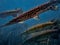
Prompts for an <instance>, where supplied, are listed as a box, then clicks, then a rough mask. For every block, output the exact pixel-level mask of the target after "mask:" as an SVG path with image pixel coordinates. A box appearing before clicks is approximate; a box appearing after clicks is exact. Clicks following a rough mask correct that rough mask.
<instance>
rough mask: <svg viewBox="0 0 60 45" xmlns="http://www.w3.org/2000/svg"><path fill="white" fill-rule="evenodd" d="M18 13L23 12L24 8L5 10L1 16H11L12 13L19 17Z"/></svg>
mask: <svg viewBox="0 0 60 45" xmlns="http://www.w3.org/2000/svg"><path fill="white" fill-rule="evenodd" d="M18 13H19V14H21V13H23V11H22V9H16V10H9V11H5V12H1V13H0V17H1V18H4V17H7V16H10V15H11V16H13V17H17V14H18Z"/></svg>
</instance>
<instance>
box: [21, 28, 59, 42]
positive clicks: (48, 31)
mask: <svg viewBox="0 0 60 45" xmlns="http://www.w3.org/2000/svg"><path fill="white" fill-rule="evenodd" d="M55 32H58V29H47V30H43V31H39V32H34V33H30V34H26V35H25V34H22V38H24V37H23V35H24V36H25V39H24V41H23V43H25V42H27V41H29V40H31V39H33V38H36V37H38V36H40V37H42V36H45V35H50V34H52V33H55Z"/></svg>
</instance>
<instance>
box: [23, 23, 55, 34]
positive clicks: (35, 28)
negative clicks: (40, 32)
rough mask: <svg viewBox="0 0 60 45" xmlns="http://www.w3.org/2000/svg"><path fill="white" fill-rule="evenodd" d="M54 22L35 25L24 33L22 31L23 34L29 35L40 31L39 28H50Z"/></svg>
mask: <svg viewBox="0 0 60 45" xmlns="http://www.w3.org/2000/svg"><path fill="white" fill-rule="evenodd" d="M54 23H55V22H46V23H43V24H37V25H35V26H32V27H31V28H29V29H27V30H26V31H24V32H23V33H31V32H33V31H36V30H37V29H41V28H44V27H46V26H51V25H53V24H54Z"/></svg>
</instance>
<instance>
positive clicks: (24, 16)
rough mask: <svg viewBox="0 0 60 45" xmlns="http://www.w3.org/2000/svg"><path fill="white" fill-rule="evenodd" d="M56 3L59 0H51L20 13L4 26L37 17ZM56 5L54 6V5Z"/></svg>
mask: <svg viewBox="0 0 60 45" xmlns="http://www.w3.org/2000/svg"><path fill="white" fill-rule="evenodd" d="M56 3H58V4H59V3H60V1H59V0H53V1H50V2H47V3H45V4H42V5H40V6H38V7H36V8H34V9H31V10H30V11H27V12H25V13H23V14H20V16H18V17H16V18H14V19H12V20H11V21H9V22H8V23H6V24H5V25H4V26H8V25H11V24H15V23H18V22H21V21H25V20H28V19H30V18H34V17H37V16H38V15H39V14H41V13H43V12H46V11H47V10H51V8H50V7H51V6H52V5H55V4H56ZM52 7H54V6H52Z"/></svg>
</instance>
